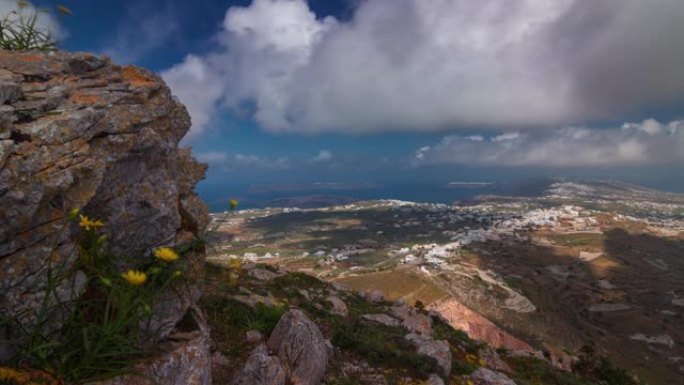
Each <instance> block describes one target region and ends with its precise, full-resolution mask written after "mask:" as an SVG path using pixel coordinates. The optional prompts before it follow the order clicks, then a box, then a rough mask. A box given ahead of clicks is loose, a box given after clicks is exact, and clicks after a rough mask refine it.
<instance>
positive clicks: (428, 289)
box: [339, 268, 447, 306]
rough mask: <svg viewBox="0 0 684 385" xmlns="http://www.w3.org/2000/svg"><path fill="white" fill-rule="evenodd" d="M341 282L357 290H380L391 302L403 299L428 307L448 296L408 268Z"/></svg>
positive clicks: (365, 275) (359, 276) (343, 279)
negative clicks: (418, 302) (419, 302)
mask: <svg viewBox="0 0 684 385" xmlns="http://www.w3.org/2000/svg"><path fill="white" fill-rule="evenodd" d="M339 281H340V282H342V283H344V284H345V285H347V286H349V287H351V288H353V289H355V290H372V289H380V290H382V291H383V293H385V296H386V297H387V298H388V299H389V300H392V301H393V300H397V299H400V298H401V299H404V300H405V301H406V302H407V303H410V304H413V303H415V302H416V301H421V302H422V303H423V304H425V305H426V306H427V305H429V304H431V303H432V302H435V301H437V300H439V299H441V298H443V297H445V296H446V295H447V293H446V292H445V291H444V290H442V289H441V288H440V287H438V286H437V285H435V284H434V283H432V281H430V280H429V279H427V278H426V277H424V276H423V275H422V274H420V273H417V272H415V271H412V270H409V269H407V268H398V269H395V270H392V271H387V272H379V273H369V274H363V275H357V276H352V277H345V278H342V279H340V280H339Z"/></svg>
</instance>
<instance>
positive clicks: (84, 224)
mask: <svg viewBox="0 0 684 385" xmlns="http://www.w3.org/2000/svg"><path fill="white" fill-rule="evenodd" d="M79 218H80V219H81V220H80V221H79V222H78V225H79V226H81V228H82V229H84V230H91V229H92V230H97V229H98V228H100V227H102V226H104V223H102V221H100V220H93V219H90V218H88V217H87V216H85V215H83V214H81V215H79Z"/></svg>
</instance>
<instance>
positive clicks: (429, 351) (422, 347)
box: [404, 333, 451, 376]
mask: <svg viewBox="0 0 684 385" xmlns="http://www.w3.org/2000/svg"><path fill="white" fill-rule="evenodd" d="M404 338H406V339H407V340H409V341H411V342H412V343H413V345H414V346H415V347H416V350H417V351H418V353H420V354H423V355H426V356H428V357H431V358H434V359H435V361H437V364H438V365H439V366H440V367H441V368H442V370H444V375H445V376H448V375H449V373H451V350H450V349H449V343H448V342H446V341H441V340H439V341H435V340H434V339H432V338H431V337H428V336H424V335H422V334H415V333H411V334H407V335H406V336H405V337H404Z"/></svg>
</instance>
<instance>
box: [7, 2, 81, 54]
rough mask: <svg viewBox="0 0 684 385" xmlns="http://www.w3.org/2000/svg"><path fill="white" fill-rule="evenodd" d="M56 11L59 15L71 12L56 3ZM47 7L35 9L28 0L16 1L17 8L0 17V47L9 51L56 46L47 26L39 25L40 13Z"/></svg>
mask: <svg viewBox="0 0 684 385" xmlns="http://www.w3.org/2000/svg"><path fill="white" fill-rule="evenodd" d="M55 9H56V11H57V13H58V14H60V15H71V14H72V12H71V10H70V9H69V8H67V7H66V6H64V5H61V4H60V5H57V6H56V7H55ZM48 12H50V11H49V9H46V8H43V9H35V8H33V6H31V4H30V3H29V2H28V1H25V0H19V1H17V9H16V10H14V11H12V12H10V13H8V14H7V15H4V16H3V17H2V18H0V49H4V50H10V51H23V50H51V49H56V48H57V41H56V40H55V39H54V37H53V35H52V32H51V31H50V30H49V28H46V27H41V26H40V25H39V19H40V15H41V13H48Z"/></svg>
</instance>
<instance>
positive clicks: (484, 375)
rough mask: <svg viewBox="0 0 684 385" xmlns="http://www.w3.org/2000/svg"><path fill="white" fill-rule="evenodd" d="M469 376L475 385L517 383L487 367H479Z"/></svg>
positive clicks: (507, 384)
mask: <svg viewBox="0 0 684 385" xmlns="http://www.w3.org/2000/svg"><path fill="white" fill-rule="evenodd" d="M467 378H468V379H469V380H470V381H471V382H472V383H473V385H516V384H515V382H514V381H513V380H511V379H510V378H508V377H506V375H504V374H502V373H499V372H495V371H493V370H490V369H487V368H478V369H477V370H475V371H474V372H473V373H472V374H471V375H470V376H467Z"/></svg>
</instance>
